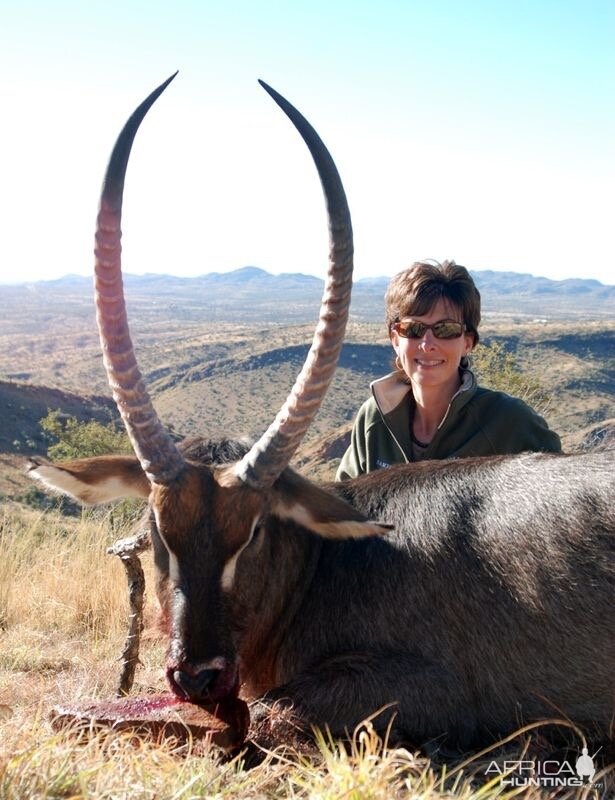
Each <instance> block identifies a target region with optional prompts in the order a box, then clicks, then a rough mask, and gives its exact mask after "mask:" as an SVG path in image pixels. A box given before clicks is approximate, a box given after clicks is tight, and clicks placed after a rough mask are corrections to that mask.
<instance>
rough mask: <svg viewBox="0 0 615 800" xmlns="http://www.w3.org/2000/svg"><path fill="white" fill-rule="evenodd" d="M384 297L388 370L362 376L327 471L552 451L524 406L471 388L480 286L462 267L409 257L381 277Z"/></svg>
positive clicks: (349, 472) (340, 475)
mask: <svg viewBox="0 0 615 800" xmlns="http://www.w3.org/2000/svg"><path fill="white" fill-rule="evenodd" d="M385 306H386V322H387V327H388V331H389V336H390V339H391V343H392V345H393V349H394V350H395V353H396V356H397V357H396V359H395V367H396V370H395V372H393V373H391V374H390V375H386V376H385V377H384V378H380V379H379V380H376V381H374V382H373V383H372V384H371V390H372V397H370V399H369V400H367V401H366V402H365V403H364V404H363V406H362V407H361V409H360V410H359V413H358V415H357V418H356V420H355V423H354V426H353V429H352V439H351V443H350V447H349V448H348V450H347V451H346V453H345V454H344V457H343V458H342V461H341V463H340V466H339V469H338V472H337V480H346V479H348V478H354V477H356V476H357V475H360V474H362V473H364V472H371V471H372V470H375V469H380V468H382V467H388V466H391V465H392V464H400V463H401V464H403V463H404V462H407V461H421V460H423V459H433V458H466V457H468V456H488V455H494V454H504V453H521V452H523V451H524V450H545V451H551V452H559V451H560V450H561V444H560V440H559V436H558V435H557V434H556V433H554V432H553V431H551V430H549V427H548V426H547V423H546V422H545V421H544V419H543V418H542V417H540V416H539V415H538V414H537V413H536V412H535V411H534V410H533V409H532V408H530V407H529V406H528V405H527V404H526V403H524V402H523V401H522V400H519V399H518V398H516V397H511V396H510V395H507V394H505V393H504V392H495V391H491V390H490V389H483V388H481V387H479V386H478V385H477V383H476V378H475V377H474V374H473V373H472V372H471V371H470V369H469V368H468V367H469V359H468V356H469V355H470V353H471V352H472V350H473V349H474V347H475V346H476V344H477V343H478V325H479V322H480V294H479V293H478V290H477V288H476V286H475V285H474V281H473V280H472V278H471V277H470V274H469V273H468V271H467V270H466V269H465V267H461V266H458V265H457V264H455V262H454V261H445V262H444V263H443V264H437V263H430V262H417V263H416V264H413V265H412V267H410V269H407V270H405V271H403V272H400V273H399V274H398V275H396V276H395V277H394V278H393V279H392V280H391V282H390V284H389V287H388V289H387V292H386V295H385Z"/></svg>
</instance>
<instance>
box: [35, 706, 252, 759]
mask: <svg viewBox="0 0 615 800" xmlns="http://www.w3.org/2000/svg"><path fill="white" fill-rule="evenodd" d="M50 720H51V725H52V727H53V729H54V730H56V731H59V730H61V729H65V728H73V729H74V730H75V731H77V732H83V731H84V730H92V729H94V730H96V729H101V728H102V729H104V728H111V729H113V730H115V731H132V732H134V733H135V734H136V735H139V736H144V737H146V738H149V739H153V740H154V741H157V742H159V741H163V740H165V739H170V738H173V739H176V740H177V741H179V742H180V743H185V742H186V741H188V740H189V739H192V740H194V741H199V742H203V743H205V744H210V743H211V744H213V745H216V746H217V747H220V748H222V749H223V750H225V751H227V752H228V751H231V750H234V749H236V748H238V747H240V746H241V745H242V744H243V742H244V740H245V738H246V735H247V732H248V727H249V725H250V714H249V711H248V706H247V704H246V703H245V702H244V701H243V700H240V699H238V698H237V699H235V698H233V699H230V700H228V701H225V702H224V703H219V704H217V705H215V706H207V707H206V706H200V705H195V704H194V703H186V702H184V701H182V700H180V699H179V698H177V697H175V695H172V694H157V695H144V696H134V697H126V698H121V699H117V698H116V699H113V700H102V701H93V702H90V703H88V702H85V703H74V704H69V703H67V704H65V705H58V706H54V708H53V710H52V712H51V715H50Z"/></svg>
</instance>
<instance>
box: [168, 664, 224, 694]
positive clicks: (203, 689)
mask: <svg viewBox="0 0 615 800" xmlns="http://www.w3.org/2000/svg"><path fill="white" fill-rule="evenodd" d="M220 672H221V670H219V669H202V670H200V671H199V672H196V673H195V674H193V675H191V674H189V673H187V672H184V671H183V670H181V669H176V670H174V672H173V682H174V683H175V684H176V685H177V686H178V687H179V688H180V690H181V691H182V692H183V693H184V694H185V695H186V697H187V698H188V699H189V700H192V701H194V702H198V701H200V700H206V699H207V698H208V697H209V694H210V692H209V690H210V688H211V687H212V686H213V683H214V681H215V679H216V678H217V677H218V675H219V674H220Z"/></svg>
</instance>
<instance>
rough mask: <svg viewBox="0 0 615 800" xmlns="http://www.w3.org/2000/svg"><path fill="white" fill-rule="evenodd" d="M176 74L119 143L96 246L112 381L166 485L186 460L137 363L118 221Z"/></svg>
mask: <svg viewBox="0 0 615 800" xmlns="http://www.w3.org/2000/svg"><path fill="white" fill-rule="evenodd" d="M175 75H177V73H175V74H174V75H172V76H171V77H170V78H169V79H168V80H166V81H165V82H164V83H163V84H161V85H160V86H159V87H158V88H157V89H155V90H154V91H153V92H152V93H151V94H150V95H149V97H148V98H147V99H146V100H145V101H144V102H143V103H141V105H140V106H139V107H138V108H137V110H136V111H135V112H134V113H133V115H132V116H131V117H130V119H129V120H128V122H127V123H126V125H125V126H124V128H123V130H122V132H121V133H120V135H119V137H118V139H117V142H116V143H115V147H114V148H113V152H112V153H111V158H110V159H109V165H108V167H107V171H106V173H105V179H104V182H103V187H102V193H101V198H100V207H99V211H98V218H97V225H96V248H95V255H96V261H95V274H96V277H95V300H96V319H97V322H98V330H99V333H100V344H101V347H102V351H103V360H104V363H105V369H106V370H107V378H108V380H109V386H110V387H111V390H112V392H113V399H114V400H115V402H116V404H117V407H118V409H119V412H120V414H121V416H122V420H123V421H124V425H125V427H126V430H127V432H128V436H129V437H130V441H131V442H132V446H133V448H134V451H135V453H136V455H137V458H138V459H139V461H140V463H141V466H142V467H143V470H144V472H145V474H146V475H147V477H148V479H149V480H150V482H152V483H162V484H168V483H171V482H172V481H173V480H174V479H175V478H176V477H177V475H178V474H179V472H180V471H181V469H182V467H183V466H184V459H183V457H182V455H181V453H180V452H179V450H178V449H177V447H176V445H175V443H174V441H173V440H172V439H171V437H170V436H169V434H168V432H167V431H166V429H165V428H164V426H163V425H162V423H161V422H160V420H159V418H158V415H157V414H156V411H155V409H154V406H153V405H152V401H151V399H150V396H149V394H148V392H147V390H146V388H145V385H144V383H143V379H142V376H141V373H140V372H139V368H138V366H137V360H136V358H135V353H134V348H133V345H132V341H131V339H130V332H129V330H128V319H127V316H126V303H125V300H124V288H123V283H122V262H121V252H122V248H121V237H122V232H121V227H120V226H121V218H122V198H123V192H124V178H125V175H126V167H127V165H128V158H129V156H130V150H131V147H132V143H133V141H134V137H135V134H136V133H137V130H138V128H139V125H140V124H141V122H142V121H143V118H144V117H145V115H146V114H147V112H148V111H149V109H150V108H151V106H152V105H153V103H154V102H155V101H156V100H157V98H158V97H159V96H160V95H161V94H162V92H163V91H164V90H165V89H166V87H167V86H168V85H169V83H170V82H171V81H172V80H173V78H174V77H175Z"/></svg>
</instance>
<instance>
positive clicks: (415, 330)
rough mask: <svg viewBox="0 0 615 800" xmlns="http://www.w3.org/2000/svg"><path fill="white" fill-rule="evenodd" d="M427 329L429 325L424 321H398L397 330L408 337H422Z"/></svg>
mask: <svg viewBox="0 0 615 800" xmlns="http://www.w3.org/2000/svg"><path fill="white" fill-rule="evenodd" d="M426 330H427V325H424V324H423V323H422V322H398V323H397V332H398V333H399V335H400V336H403V337H404V338H406V339H421V338H422V337H423V336H424V334H425V331H426Z"/></svg>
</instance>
